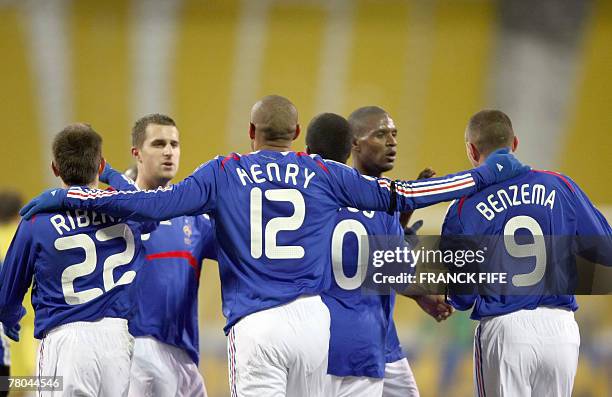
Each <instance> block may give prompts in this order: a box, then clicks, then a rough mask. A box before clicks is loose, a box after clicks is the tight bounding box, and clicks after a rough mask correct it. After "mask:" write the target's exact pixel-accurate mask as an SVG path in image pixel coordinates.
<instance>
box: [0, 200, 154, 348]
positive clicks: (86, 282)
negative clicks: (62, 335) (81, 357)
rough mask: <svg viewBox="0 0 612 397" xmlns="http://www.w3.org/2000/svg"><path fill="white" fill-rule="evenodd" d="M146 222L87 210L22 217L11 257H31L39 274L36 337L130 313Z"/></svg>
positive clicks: (36, 280)
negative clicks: (129, 290)
mask: <svg viewBox="0 0 612 397" xmlns="http://www.w3.org/2000/svg"><path fill="white" fill-rule="evenodd" d="M143 227H145V228H147V230H150V229H152V225H150V224H149V225H141V224H137V223H132V222H130V223H126V222H124V221H122V220H121V219H117V218H113V217H111V216H108V215H106V214H99V213H95V212H89V211H83V210H69V211H64V212H60V213H55V214H39V215H38V216H36V217H35V218H33V219H32V220H31V221H22V223H21V224H20V225H19V228H18V230H17V233H16V235H15V238H14V240H13V243H12V244H11V249H10V250H9V254H8V255H7V262H10V263H11V264H12V265H14V264H17V263H19V261H21V263H23V262H24V261H25V262H27V263H25V264H24V265H25V266H24V267H25V269H22V270H23V271H24V272H25V271H26V270H27V272H28V273H30V277H33V280H34V281H33V292H32V305H33V307H34V310H35V316H36V318H35V337H37V338H41V337H43V336H44V335H45V334H46V333H47V332H48V331H49V330H51V329H52V328H54V327H56V326H58V325H62V324H66V323H71V322H75V321H95V320H98V319H101V318H103V317H116V318H127V316H128V315H129V311H130V300H129V297H128V294H127V291H126V288H127V287H128V286H129V284H131V282H132V280H133V279H134V277H135V275H136V271H137V270H138V268H139V267H140V266H141V264H142V261H143V257H142V249H141V244H140V233H141V230H142V228H143ZM11 251H12V252H11ZM16 256H22V257H23V258H22V259H21V258H20V259H16ZM14 270H15V269H14ZM28 283H29V280H28ZM26 288H27V286H26ZM4 298H5V297H4V296H3V299H4Z"/></svg>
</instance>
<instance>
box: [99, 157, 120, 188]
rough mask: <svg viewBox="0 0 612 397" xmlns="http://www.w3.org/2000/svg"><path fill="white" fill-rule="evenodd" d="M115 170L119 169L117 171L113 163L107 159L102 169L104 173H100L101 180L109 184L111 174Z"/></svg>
mask: <svg viewBox="0 0 612 397" xmlns="http://www.w3.org/2000/svg"><path fill="white" fill-rule="evenodd" d="M115 172H117V171H115V169H114V168H113V167H111V165H110V164H109V163H108V161H107V162H106V165H105V166H104V170H102V173H101V174H100V182H102V183H106V184H107V185H108V182H109V181H110V177H111V175H112V174H114V173H115Z"/></svg>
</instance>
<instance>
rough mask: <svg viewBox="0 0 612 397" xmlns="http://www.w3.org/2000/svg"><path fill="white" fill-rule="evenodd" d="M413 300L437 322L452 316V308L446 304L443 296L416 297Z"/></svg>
mask: <svg viewBox="0 0 612 397" xmlns="http://www.w3.org/2000/svg"><path fill="white" fill-rule="evenodd" d="M413 299H414V300H415V301H416V303H417V304H418V305H419V306H420V307H421V309H422V310H423V311H424V312H425V313H427V314H429V315H430V316H431V317H433V318H434V319H435V320H436V321H437V322H440V321H444V320H446V319H447V318H449V317H450V316H451V315H452V314H453V311H454V309H453V307H452V306H451V305H449V304H448V303H446V299H445V298H444V295H418V296H414V297H413Z"/></svg>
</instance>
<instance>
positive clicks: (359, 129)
mask: <svg viewBox="0 0 612 397" xmlns="http://www.w3.org/2000/svg"><path fill="white" fill-rule="evenodd" d="M387 114H389V113H387V111H386V110H385V109H383V108H381V107H380V106H362V107H360V108H358V109H355V110H354V111H353V113H351V114H350V115H349V117H348V122H349V125H350V126H351V133H352V134H353V136H354V137H355V138H359V137H361V136H362V135H363V134H365V133H366V132H368V131H367V125H366V120H368V119H370V117H373V116H379V117H382V116H384V115H387Z"/></svg>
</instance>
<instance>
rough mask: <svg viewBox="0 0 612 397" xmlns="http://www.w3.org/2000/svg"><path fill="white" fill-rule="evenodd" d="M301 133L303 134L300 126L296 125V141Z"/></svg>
mask: <svg viewBox="0 0 612 397" xmlns="http://www.w3.org/2000/svg"><path fill="white" fill-rule="evenodd" d="M300 132H301V130H300V125H299V124H296V125H295V135H294V136H293V140H294V141H295V140H296V139H297V137H298V136H300Z"/></svg>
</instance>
